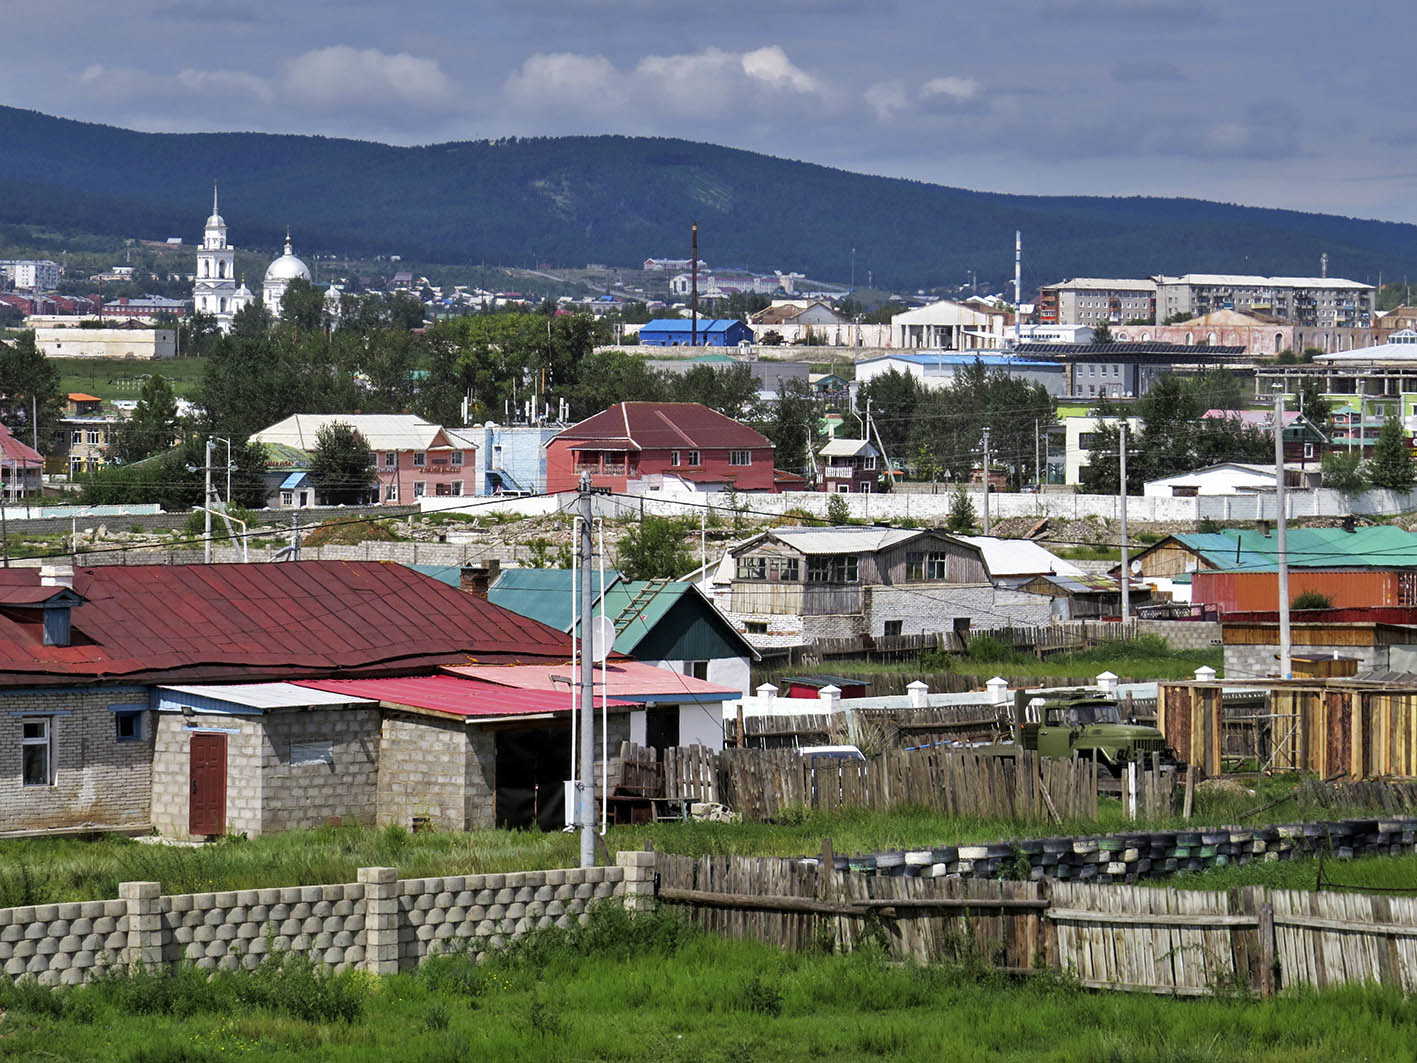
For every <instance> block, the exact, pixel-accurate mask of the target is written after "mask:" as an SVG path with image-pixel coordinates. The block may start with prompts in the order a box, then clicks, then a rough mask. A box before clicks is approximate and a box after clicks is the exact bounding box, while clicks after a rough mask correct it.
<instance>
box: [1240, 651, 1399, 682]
mask: <svg viewBox="0 0 1417 1063" xmlns="http://www.w3.org/2000/svg"><path fill="white" fill-rule="evenodd" d="M1294 652H1295V653H1297V654H1302V655H1303V656H1305V657H1331V656H1333V655H1334V654H1337V655H1338V656H1340V657H1356V658H1357V659H1358V671H1360V672H1362V671H1366V670H1368V669H1370V668H1386V667H1387V666H1388V647H1387V646H1295V647H1294ZM1278 674H1279V647H1278V646H1277V645H1271V646H1226V647H1225V667H1224V670H1223V672H1222V673H1221V675H1222V678H1225V679H1254V678H1256V677H1257V676H1268V675H1278Z"/></svg>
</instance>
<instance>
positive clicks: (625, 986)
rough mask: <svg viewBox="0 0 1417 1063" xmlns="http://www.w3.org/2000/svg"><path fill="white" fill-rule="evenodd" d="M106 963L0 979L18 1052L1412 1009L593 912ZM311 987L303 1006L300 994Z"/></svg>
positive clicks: (904, 1030) (1245, 1017) (699, 1049)
mask: <svg viewBox="0 0 1417 1063" xmlns="http://www.w3.org/2000/svg"><path fill="white" fill-rule="evenodd" d="M293 976H294V978H295V979H296V980H295V981H293V982H291V983H289V985H288V986H287V988H288V991H287V992H280V989H281V988H282V983H281V981H280V980H279V978H278V977H277V976H276V975H275V974H274V973H272V972H270V971H264V970H263V971H258V972H255V973H253V974H247V973H231V974H218V975H216V976H214V977H212V978H210V979H208V978H206V977H204V976H202V975H200V974H198V973H197V972H194V971H191V970H190V969H189V970H186V971H179V972H177V973H174V974H171V975H161V976H157V975H136V974H126V975H120V976H118V977H115V978H113V979H108V980H104V981H101V982H99V983H96V984H94V985H91V986H85V987H80V988H75V989H67V990H58V991H50V990H44V989H40V988H38V987H36V986H33V985H32V984H28V985H26V984H22V985H20V986H14V987H10V986H0V1009H3V1010H4V1015H3V1018H0V1053H3V1054H4V1055H5V1056H6V1057H7V1058H15V1059H33V1060H40V1059H44V1060H49V1059H65V1060H148V1061H166V1063H173V1061H179V1060H181V1061H192V1060H198V1061H204V1063H205V1061H207V1060H216V1059H229V1058H236V1059H251V1060H262V1061H266V1060H270V1061H287V1060H315V1061H340V1063H344V1061H355V1060H358V1061H361V1063H362V1061H365V1060H370V1059H389V1060H399V1061H404V1060H408V1061H415V1063H416V1061H425V1060H426V1061H430V1063H431V1061H439V1063H441V1061H445V1060H446V1061H452V1060H468V1059H477V1060H573V1059H574V1060H580V1059H604V1060H643V1061H652V1063H675V1061H705V1063H709V1061H734V1063H738V1061H747V1060H773V1061H779V1060H781V1061H794V1060H813V1061H820V1060H831V1061H836V1060H860V1059H871V1058H890V1059H905V1060H931V1061H934V1060H938V1059H941V1058H949V1059H961V1060H977V1059H1003V1060H1030V1061H1032V1060H1038V1059H1045V1060H1074V1059H1097V1060H1155V1061H1162V1060H1167V1061H1170V1060H1283V1061H1285V1063H1292V1061H1303V1060H1330V1059H1348V1058H1369V1059H1409V1058H1411V1057H1412V1044H1413V1043H1414V1035H1415V1034H1417V1008H1414V1007H1413V1006H1412V1005H1411V1004H1410V1003H1409V1002H1407V1001H1406V1000H1404V999H1403V997H1402V996H1401V994H1400V993H1398V992H1396V991H1388V990H1379V989H1373V988H1349V989H1341V990H1335V991H1330V992H1326V993H1323V994H1317V993H1313V992H1309V991H1304V990H1291V991H1289V992H1286V993H1285V994H1283V995H1281V996H1280V997H1278V998H1276V999H1273V1000H1266V1001H1256V1000H1249V999H1244V998H1240V999H1235V998H1225V999H1199V1000H1178V999H1162V998H1155V997H1152V996H1149V995H1145V994H1141V995H1131V994H1119V993H1095V992H1090V991H1086V990H1083V989H1080V988H1079V987H1078V986H1077V985H1076V983H1074V982H1072V981H1070V980H1069V979H1068V978H1066V977H1057V976H1053V975H1047V974H1040V975H1038V976H1036V977H1032V978H1028V979H1025V980H1023V981H1014V980H1010V979H1008V978H1006V977H1004V976H1001V975H1000V974H998V973H997V972H993V971H990V970H989V969H987V968H983V967H978V966H948V965H941V966H930V967H921V966H914V965H900V964H894V963H890V962H888V961H887V959H886V957H885V955H884V954H883V953H881V952H880V951H878V950H876V949H872V948H870V947H867V948H865V949H863V950H861V951H858V952H854V953H850V954H846V955H840V954H824V953H813V954H784V953H781V952H778V951H776V950H774V949H771V948H768V947H766V946H762V945H757V944H754V943H749V942H732V941H727V940H724V939H720V938H716V937H714V936H712V935H709V934H704V933H699V932H695V931H692V930H690V929H688V928H687V927H685V926H683V924H680V923H678V922H677V921H676V920H675V919H674V917H672V916H669V915H657V916H650V917H645V916H640V917H636V918H634V919H631V918H630V917H628V916H626V915H624V913H622V912H618V911H617V910H615V909H614V908H612V907H609V906H602V908H601V909H598V910H596V911H595V912H594V913H593V914H592V916H591V919H590V922H589V923H588V925H587V926H586V927H584V928H582V929H580V930H576V931H552V932H539V933H536V934H533V935H530V936H528V937H527V938H524V939H522V944H521V945H519V946H518V947H517V948H516V949H513V950H511V951H509V952H507V953H505V954H503V955H501V956H498V957H495V958H493V959H492V960H491V961H489V962H487V963H484V964H481V965H479V964H477V963H475V962H473V961H472V960H471V959H470V958H468V957H466V956H461V955H457V954H453V955H449V956H444V957H439V958H436V959H434V960H432V961H430V962H429V963H427V964H425V966H423V967H422V968H421V969H419V970H418V971H417V972H408V973H405V974H400V975H397V976H393V977H389V978H384V979H375V978H372V977H369V976H366V975H357V974H348V975H335V976H328V975H317V974H311V975H309V976H307V975H304V974H301V973H299V972H294V974H293ZM311 993H313V994H314V995H315V999H316V1000H317V1001H319V1002H320V1003H319V1004H318V1005H316V1006H313V1007H312V1006H310V1005H307V1004H306V1003H303V1002H302V999H301V998H302V997H304V996H305V995H306V994H311Z"/></svg>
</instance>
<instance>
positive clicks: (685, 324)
mask: <svg viewBox="0 0 1417 1063" xmlns="http://www.w3.org/2000/svg"><path fill="white" fill-rule="evenodd" d="M744 342H747V343H752V342H753V330H752V329H750V328H749V327H748V326H747V325H745V324H743V322H741V321H736V320H734V319H732V318H708V317H701V318H699V324H698V345H699V346H700V347H736V346H738V344H740V343H744ZM640 343H641V345H643V346H647V347H691V346H693V345H694V323H693V322H692V321H691V320H690V319H689V318H687V317H660V318H655V319H654V320H653V321H649V322H646V323H645V324H643V325H641V326H640Z"/></svg>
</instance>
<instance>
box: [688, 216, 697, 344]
mask: <svg viewBox="0 0 1417 1063" xmlns="http://www.w3.org/2000/svg"><path fill="white" fill-rule="evenodd" d="M692 231H693V243H692V246H691V248H690V255H689V316H690V318H691V319H692V323H691V324H690V325H689V346H691V347H697V346H698V345H699V223H698V222H694V225H693V230H692Z"/></svg>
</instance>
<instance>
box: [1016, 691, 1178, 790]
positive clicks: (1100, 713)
mask: <svg viewBox="0 0 1417 1063" xmlns="http://www.w3.org/2000/svg"><path fill="white" fill-rule="evenodd" d="M1018 748H1023V749H1031V750H1037V751H1038V752H1039V753H1041V754H1042V755H1043V756H1045V757H1089V758H1091V759H1093V760H1095V761H1097V763H1098V766H1099V767H1100V768H1105V769H1106V770H1107V771H1109V772H1111V773H1112V774H1113V775H1114V776H1116V775H1121V774H1122V772H1123V771H1124V770H1125V769H1126V766H1127V765H1128V764H1130V763H1134V762H1135V763H1137V764H1139V765H1145V764H1148V763H1150V762H1151V759H1152V758H1153V757H1155V758H1156V759H1157V762H1159V763H1160V764H1161V765H1162V767H1163V768H1165V767H1168V766H1169V767H1171V768H1173V769H1174V768H1176V767H1177V760H1176V753H1175V751H1174V750H1172V749H1170V748H1168V747H1167V745H1166V736H1165V735H1163V734H1162V733H1161V732H1160V731H1158V730H1157V729H1156V728H1155V727H1146V726H1144V725H1141V724H1137V723H1127V722H1124V720H1123V718H1122V711H1121V707H1120V706H1119V705H1118V704H1117V702H1116V701H1115V700H1114V699H1113V698H1110V697H1108V696H1107V695H1105V694H1101V693H1098V692H1097V691H1096V690H1086V689H1083V690H1057V691H1047V692H1045V693H1043V694H1030V693H1029V692H1028V691H1025V690H1020V691H1017V692H1016V693H1015V695H1014V719H1013V743H1012V744H1009V743H1005V744H1001V745H998V746H995V747H994V750H995V751H997V752H998V753H1000V754H1007V753H1008V752H1011V751H1012V750H1014V749H1018Z"/></svg>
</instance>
